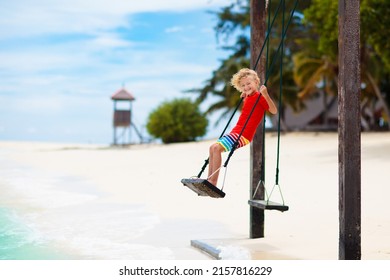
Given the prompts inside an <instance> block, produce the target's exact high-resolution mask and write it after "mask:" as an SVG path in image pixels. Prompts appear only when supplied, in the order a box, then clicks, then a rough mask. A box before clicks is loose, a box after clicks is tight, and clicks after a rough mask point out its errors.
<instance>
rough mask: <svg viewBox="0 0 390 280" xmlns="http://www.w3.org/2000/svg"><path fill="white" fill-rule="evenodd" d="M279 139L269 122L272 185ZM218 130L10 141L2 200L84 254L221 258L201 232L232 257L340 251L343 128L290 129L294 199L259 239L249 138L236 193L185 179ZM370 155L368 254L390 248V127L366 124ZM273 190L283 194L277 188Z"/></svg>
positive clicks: (228, 184) (287, 187) (236, 161)
mask: <svg viewBox="0 0 390 280" xmlns="http://www.w3.org/2000/svg"><path fill="white" fill-rule="evenodd" d="M276 140H277V137H276V135H275V134H273V133H268V134H267V136H266V143H267V144H266V176H267V178H266V183H267V188H272V186H273V184H274V181H275V166H276V164H275V160H276ZM212 142H213V140H208V141H200V142H191V143H181V144H172V145H159V144H149V145H146V144H144V145H132V146H130V147H126V148H113V147H108V146H107V147H104V146H103V147H102V146H96V145H71V144H53V143H27V142H0V156H1V158H2V160H1V162H0V164H1V165H2V166H1V170H2V171H1V174H0V175H1V176H0V178H1V179H0V183H2V186H3V187H2V189H1V190H0V194H1V199H0V204H1V205H2V206H4V207H7V208H9V209H13V210H15V211H16V213H17V214H18V215H19V216H20V219H22V220H23V221H24V222H25V223H26V224H28V225H29V227H30V228H31V230H32V231H33V232H34V233H35V234H36V236H39V238H40V240H41V242H50V243H52V244H55V246H57V247H58V248H61V249H63V250H64V251H68V252H72V254H73V255H74V256H75V258H79V259H139V260H142V259H164V260H171V259H178V260H192V259H193V260H207V259H212V258H211V257H210V256H209V255H207V254H204V253H203V252H201V251H200V250H198V249H196V248H194V247H192V246H191V245H190V242H191V240H202V241H204V242H206V243H209V244H211V245H212V246H215V247H216V248H218V250H219V251H220V258H222V259H287V260H290V259H304V260H312V259H313V260H333V259H335V260H336V259H337V258H338V234H339V231H338V230H339V229H338V136H337V133H288V134H285V135H282V138H281V150H280V179H279V183H280V186H281V188H282V191H283V196H284V199H285V202H286V204H287V205H288V206H289V208H290V209H289V211H287V212H283V213H281V212H277V211H266V224H265V235H266V236H265V238H261V239H249V205H248V203H247V201H248V199H249V157H250V155H249V150H250V149H249V146H248V147H244V148H242V149H239V150H237V151H236V152H235V154H234V155H233V157H232V159H231V161H230V163H229V166H228V169H227V170H226V171H227V176H226V181H225V185H224V192H225V193H226V197H225V198H223V199H215V198H209V197H199V196H197V195H196V194H195V193H194V192H192V191H191V190H190V189H188V188H186V187H184V186H183V185H182V184H181V183H180V180H181V179H182V178H189V177H191V176H194V175H197V174H198V172H199V171H200V168H201V166H202V165H203V162H204V160H205V159H206V158H207V156H208V154H207V153H208V147H209V145H210V144H211V143H212ZM361 156H362V259H370V260H386V259H387V260H388V259H390V215H389V214H390V209H389V208H388V199H389V197H390V184H389V182H388V178H387V174H388V172H389V170H390V134H389V133H363V134H362V154H361ZM224 158H226V154H225V155H224ZM224 171H225V170H223V172H224ZM205 175H206V174H205ZM222 177H223V173H222V174H221V176H220V178H222ZM221 182H222V180H221V179H220V183H221ZM271 200H276V201H280V197H279V194H278V192H277V191H275V192H274V194H273V197H272V199H271Z"/></svg>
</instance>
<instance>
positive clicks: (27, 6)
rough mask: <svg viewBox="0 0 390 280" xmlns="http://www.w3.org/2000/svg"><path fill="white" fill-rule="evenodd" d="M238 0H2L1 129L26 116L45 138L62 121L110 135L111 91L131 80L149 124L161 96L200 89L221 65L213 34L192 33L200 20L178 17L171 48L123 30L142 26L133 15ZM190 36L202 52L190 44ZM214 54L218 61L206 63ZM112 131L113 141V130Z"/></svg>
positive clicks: (138, 115) (139, 114)
mask: <svg viewBox="0 0 390 280" xmlns="http://www.w3.org/2000/svg"><path fill="white" fill-rule="evenodd" d="M230 2H231V1H230V0H223V1H222V0H218V1H216V0H213V1H211V0H186V1H182V0H166V1H165V0H161V1H156V0H155V1H152V0H145V1H144V0H143V1H139V0H137V1H134V0H111V1H107V0H105V1H104V0H95V1H90V0H70V1H59V0H36V1H29V0H18V1H0V43H1V42H3V43H4V44H0V48H1V50H0V75H1V78H0V79H1V83H0V119H1V120H4V122H2V123H1V127H0V132H4V131H5V128H7V133H9V131H10V128H12V127H16V126H17V125H18V122H20V119H25V118H26V117H25V115H23V114H26V116H28V120H29V121H31V123H30V124H26V127H25V129H23V131H25V132H29V133H28V134H30V135H31V133H33V132H34V130H33V129H31V130H30V131H29V130H28V127H27V125H28V126H29V127H34V128H35V131H36V130H39V134H38V133H37V134H36V135H37V136H40V137H44V135H45V133H48V135H50V133H52V134H53V132H52V130H53V127H44V125H47V124H46V122H47V121H49V122H50V121H51V120H54V119H55V123H56V125H55V127H59V128H62V127H63V126H64V127H66V126H68V127H72V129H73V124H74V125H75V127H74V133H75V134H77V133H80V131H81V130H82V129H84V128H83V127H85V125H83V123H88V124H89V125H88V127H89V128H92V127H99V129H98V130H97V131H98V132H99V133H100V134H102V130H103V128H102V125H107V126H108V127H109V128H110V123H111V120H110V117H111V110H112V105H111V101H110V99H109V98H110V95H111V94H112V93H113V92H114V91H116V90H117V89H119V88H120V87H121V86H122V84H123V83H125V85H126V88H127V89H128V90H130V91H131V92H133V93H134V95H135V97H136V101H135V103H134V117H135V119H136V120H138V125H141V126H142V125H144V124H145V122H146V118H147V116H148V114H149V112H150V111H151V110H152V109H154V108H155V107H156V106H157V105H158V104H159V103H160V102H161V101H163V100H168V99H172V98H174V97H179V96H181V97H182V96H183V94H182V91H183V90H185V89H189V88H193V87H198V85H200V83H202V82H203V81H204V80H205V79H206V78H207V77H208V76H209V75H210V73H211V71H212V69H213V67H216V66H217V64H218V58H217V57H215V56H213V55H214V54H215V53H216V52H217V51H216V47H215V45H213V44H212V40H210V39H209V40H206V41H205V40H204V39H203V41H202V43H200V44H199V42H196V38H195V37H196V36H192V37H193V38H192V37H191V35H193V34H194V33H193V32H198V33H197V34H198V35H199V37H201V35H202V34H204V32H202V31H201V30H197V29H196V28H195V25H198V23H194V25H191V23H188V22H186V23H185V24H182V23H181V22H177V23H176V22H173V23H172V25H171V28H167V29H165V32H166V33H165V34H164V36H167V37H169V39H171V37H172V38H173V37H175V36H176V37H175V38H176V41H174V40H171V41H170V42H169V43H170V44H167V45H164V44H165V43H163V42H156V41H153V40H152V41H147V40H139V38H128V37H127V36H126V34H123V33H120V32H118V31H117V30H118V29H126V30H129V29H131V25H132V24H137V27H136V28H137V29H138V30H139V28H141V27H140V26H139V23H135V22H133V19H132V17H131V16H132V15H133V14H136V13H139V12H153V11H155V12H159V11H177V12H181V13H184V12H185V11H187V10H191V9H202V10H203V11H204V10H208V9H210V10H211V9H214V8H215V7H216V6H223V5H227V4H228V3H230ZM148 19H149V18H148ZM146 22H147V23H148V21H146ZM194 30H195V31H194ZM210 30H211V26H210ZM182 31H185V32H182ZM188 31H191V32H188ZM159 32H164V30H160V31H159ZM179 32H180V34H179V36H180V39H177V37H179V36H178V34H177V33H179ZM168 33H169V34H168ZM75 34H76V36H74V35H75ZM46 35H49V36H46ZM208 36H210V35H208ZM190 39H191V40H190ZM200 40H201V39H200ZM190 41H191V44H188V45H190V46H196V48H197V49H196V53H193V50H192V49H191V50H187V49H186V47H187V46H186V45H185V42H190ZM206 55H207V56H209V55H210V56H211V59H207V60H205V59H204V58H203V60H202V58H201V56H206ZM189 96H190V95H189ZM15 114H17V115H18V116H19V119H15V118H14V117H13V116H15ZM34 118H37V119H36V120H34ZM105 122H106V123H107V124H104V123H105ZM76 126H77V128H76ZM48 131H49V132H48ZM72 131H73V130H72ZM99 133H98V134H99ZM107 133H108V137H109V138H110V137H111V131H108V132H107ZM100 142H101V141H100Z"/></svg>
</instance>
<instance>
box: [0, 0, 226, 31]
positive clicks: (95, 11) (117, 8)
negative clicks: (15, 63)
mask: <svg viewBox="0 0 390 280" xmlns="http://www.w3.org/2000/svg"><path fill="white" fill-rule="evenodd" d="M230 2H231V1H230V0H185V1H182V0H159V1H157V0H143V1H139V0H68V1H62V0H35V1H29V0H18V1H2V3H0V11H1V12H0V13H1V17H0V26H1V27H2V28H1V29H0V36H1V37H2V38H8V37H13V36H15V34H18V36H36V35H38V34H50V33H56V34H58V33H65V34H67V33H90V32H91V33H94V32H95V31H96V30H108V29H112V28H116V27H118V26H128V24H129V22H128V20H129V19H128V18H127V17H128V16H129V15H132V14H136V13H142V12H163V11H176V12H184V11H188V10H195V9H213V8H215V7H219V6H222V5H227V4H228V3H230Z"/></svg>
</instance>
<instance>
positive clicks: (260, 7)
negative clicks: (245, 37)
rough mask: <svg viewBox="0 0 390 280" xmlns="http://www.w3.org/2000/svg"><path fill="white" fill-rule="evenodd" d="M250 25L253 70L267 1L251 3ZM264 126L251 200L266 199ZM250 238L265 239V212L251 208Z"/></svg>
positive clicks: (255, 151) (254, 150)
mask: <svg viewBox="0 0 390 280" xmlns="http://www.w3.org/2000/svg"><path fill="white" fill-rule="evenodd" d="M250 5H251V6H250V21H251V22H250V24H251V61H250V63H251V68H252V69H253V67H254V65H255V63H256V59H257V57H258V55H259V53H260V50H261V46H262V45H263V42H264V39H265V30H266V24H265V19H266V10H265V0H251V1H250ZM264 62H265V55H262V58H261V60H260V63H259V65H258V67H257V69H256V72H257V73H258V75H259V77H260V80H261V81H262V82H264V80H265V64H264ZM262 147H263V124H262V123H260V125H259V128H258V129H257V132H256V134H255V137H254V138H253V141H252V144H251V161H250V162H251V163H250V164H251V167H250V199H259V200H263V199H264V189H263V188H259V190H257V192H256V194H255V195H254V193H255V190H256V186H257V184H258V182H259V181H260V177H261V172H262V170H261V163H262V158H263V150H262ZM249 211H250V214H249V215H250V233H249V236H250V238H260V237H264V210H261V209H258V208H255V207H252V206H250V210H249Z"/></svg>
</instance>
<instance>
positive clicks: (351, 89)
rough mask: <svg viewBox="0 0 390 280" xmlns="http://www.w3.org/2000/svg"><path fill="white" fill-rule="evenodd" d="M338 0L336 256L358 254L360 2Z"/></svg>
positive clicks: (359, 215) (346, 257) (359, 243)
mask: <svg viewBox="0 0 390 280" xmlns="http://www.w3.org/2000/svg"><path fill="white" fill-rule="evenodd" d="M359 2H360V1H359V0H339V84H338V93H339V105H338V106H339V113H338V114H339V125H338V129H339V223H340V226H339V231H340V232H339V259H342V260H344V259H347V260H358V259H360V258H361V155H360V150H361V144H360V5H359Z"/></svg>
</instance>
